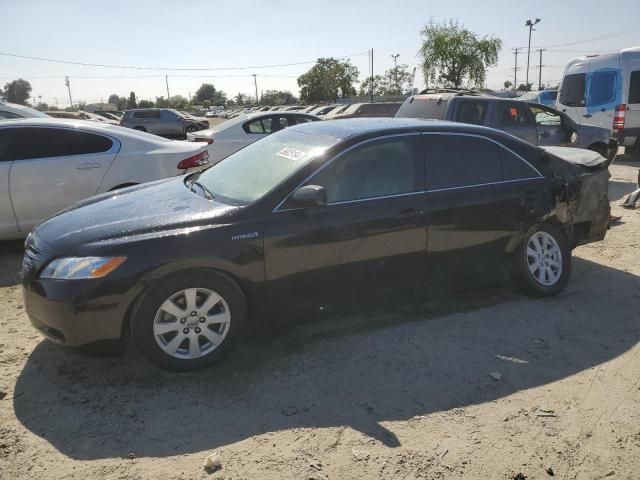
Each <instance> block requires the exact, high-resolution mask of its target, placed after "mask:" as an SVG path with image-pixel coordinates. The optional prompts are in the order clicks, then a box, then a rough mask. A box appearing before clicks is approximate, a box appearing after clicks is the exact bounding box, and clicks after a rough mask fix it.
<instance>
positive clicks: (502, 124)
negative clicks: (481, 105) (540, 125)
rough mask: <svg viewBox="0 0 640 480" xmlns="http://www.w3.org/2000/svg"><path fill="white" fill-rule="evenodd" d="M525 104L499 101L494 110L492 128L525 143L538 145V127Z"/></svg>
mask: <svg viewBox="0 0 640 480" xmlns="http://www.w3.org/2000/svg"><path fill="white" fill-rule="evenodd" d="M528 110H529V107H528V105H527V104H526V103H525V102H502V101H497V102H496V103H495V106H494V109H493V116H492V118H491V126H492V127H493V128H496V129H498V130H502V131H504V132H507V133H510V134H511V135H513V136H514V137H518V138H520V139H522V140H524V141H525V142H529V143H530V144H532V145H536V143H537V141H538V138H537V133H536V127H535V124H534V122H533V118H531V115H530V112H529V111H528Z"/></svg>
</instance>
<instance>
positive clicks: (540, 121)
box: [530, 107, 562, 127]
mask: <svg viewBox="0 0 640 480" xmlns="http://www.w3.org/2000/svg"><path fill="white" fill-rule="evenodd" d="M530 109H531V114H532V115H533V117H534V118H535V119H536V125H540V126H545V127H559V126H560V125H562V118H560V115H558V114H556V113H553V112H552V111H551V110H547V109H545V108H541V107H530Z"/></svg>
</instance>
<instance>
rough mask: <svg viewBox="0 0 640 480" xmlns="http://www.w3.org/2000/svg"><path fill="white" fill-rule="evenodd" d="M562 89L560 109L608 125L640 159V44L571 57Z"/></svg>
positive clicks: (577, 118)
mask: <svg viewBox="0 0 640 480" xmlns="http://www.w3.org/2000/svg"><path fill="white" fill-rule="evenodd" d="M559 92H560V93H559V95H558V101H557V108H558V110H561V111H562V112H565V113H566V114H567V115H569V116H570V117H571V118H572V119H573V120H575V121H576V122H578V123H587V124H589V125H596V126H598V127H602V128H606V129H607V130H609V131H610V132H612V134H613V136H614V137H615V138H617V139H618V140H619V142H620V145H622V146H623V147H625V152H626V153H627V154H630V155H632V156H633V157H635V158H636V159H638V160H640V47H636V48H625V49H623V50H621V51H620V52H618V53H611V54H606V55H590V56H587V57H579V58H575V59H573V60H571V61H570V62H569V64H568V65H567V66H566V68H565V70H564V74H563V77H562V80H561V83H560V91H559Z"/></svg>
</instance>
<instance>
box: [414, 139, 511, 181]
mask: <svg viewBox="0 0 640 480" xmlns="http://www.w3.org/2000/svg"><path fill="white" fill-rule="evenodd" d="M423 138H424V145H425V154H426V157H427V187H428V188H429V189H430V190H438V189H443V188H454V187H464V186H470V185H481V184H484V183H492V182H499V181H502V179H503V176H502V164H501V162H502V161H501V159H500V154H499V152H498V149H499V148H500V147H498V145H496V144H495V143H493V142H491V141H489V140H486V139H483V138H479V137H472V136H466V135H424V136H423Z"/></svg>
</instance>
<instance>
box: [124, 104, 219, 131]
mask: <svg viewBox="0 0 640 480" xmlns="http://www.w3.org/2000/svg"><path fill="white" fill-rule="evenodd" d="M120 125H122V126H123V127H128V128H133V129H134V130H140V131H141V132H148V133H154V134H156V135H162V136H167V137H183V136H185V135H186V134H187V133H189V132H197V131H198V130H204V129H206V128H209V122H208V121H207V120H206V119H198V118H196V117H191V116H187V115H185V114H183V113H180V112H178V111H177V110H174V109H172V108H139V109H136V110H127V111H126V112H124V115H123V116H122V118H121V119H120Z"/></svg>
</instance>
